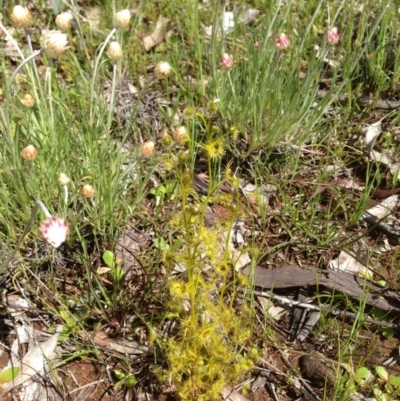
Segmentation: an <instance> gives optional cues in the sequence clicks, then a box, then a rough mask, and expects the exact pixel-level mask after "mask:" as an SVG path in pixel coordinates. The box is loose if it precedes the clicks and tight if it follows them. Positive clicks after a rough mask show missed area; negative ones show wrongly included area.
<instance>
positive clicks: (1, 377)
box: [0, 366, 21, 384]
mask: <svg viewBox="0 0 400 401" xmlns="http://www.w3.org/2000/svg"><path fill="white" fill-rule="evenodd" d="M20 370H21V369H20V368H19V367H17V366H13V367H11V368H8V369H7V370H5V371H4V372H1V373H0V384H4V383H9V382H10V381H13V380H14V379H15V378H16V377H17V376H18V373H19V371H20Z"/></svg>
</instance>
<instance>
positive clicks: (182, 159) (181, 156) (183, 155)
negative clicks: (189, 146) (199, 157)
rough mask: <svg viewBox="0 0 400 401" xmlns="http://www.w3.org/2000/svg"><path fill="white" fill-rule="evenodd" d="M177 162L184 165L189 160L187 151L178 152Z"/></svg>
mask: <svg viewBox="0 0 400 401" xmlns="http://www.w3.org/2000/svg"><path fill="white" fill-rule="evenodd" d="M178 160H179V162H180V163H182V164H185V163H186V162H187V161H188V160H189V151H188V150H187V151H185V152H179V153H178Z"/></svg>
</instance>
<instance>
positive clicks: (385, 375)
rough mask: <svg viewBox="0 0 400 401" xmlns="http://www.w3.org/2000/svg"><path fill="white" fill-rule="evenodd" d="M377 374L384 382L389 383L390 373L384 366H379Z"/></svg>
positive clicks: (376, 369) (376, 370)
mask: <svg viewBox="0 0 400 401" xmlns="http://www.w3.org/2000/svg"><path fill="white" fill-rule="evenodd" d="M375 372H376V374H377V375H378V376H379V377H380V378H381V379H382V380H385V381H388V379H389V373H388V371H387V370H386V369H385V368H384V367H383V366H377V367H376V368H375Z"/></svg>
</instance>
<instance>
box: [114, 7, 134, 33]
mask: <svg viewBox="0 0 400 401" xmlns="http://www.w3.org/2000/svg"><path fill="white" fill-rule="evenodd" d="M113 20H114V26H115V28H117V29H127V28H128V27H129V24H130V23H131V12H130V11H129V10H121V11H118V12H117V13H115V14H114V18H113Z"/></svg>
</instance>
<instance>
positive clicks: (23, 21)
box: [10, 6, 32, 28]
mask: <svg viewBox="0 0 400 401" xmlns="http://www.w3.org/2000/svg"><path fill="white" fill-rule="evenodd" d="M10 19H11V22H12V23H13V25H14V27H15V28H28V27H29V26H30V25H31V24H32V14H31V13H30V12H29V10H28V9H27V8H26V7H22V6H15V7H14V9H13V12H12V13H11V15H10Z"/></svg>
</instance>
